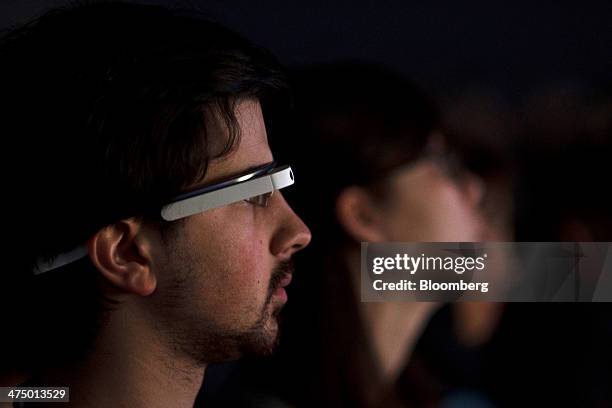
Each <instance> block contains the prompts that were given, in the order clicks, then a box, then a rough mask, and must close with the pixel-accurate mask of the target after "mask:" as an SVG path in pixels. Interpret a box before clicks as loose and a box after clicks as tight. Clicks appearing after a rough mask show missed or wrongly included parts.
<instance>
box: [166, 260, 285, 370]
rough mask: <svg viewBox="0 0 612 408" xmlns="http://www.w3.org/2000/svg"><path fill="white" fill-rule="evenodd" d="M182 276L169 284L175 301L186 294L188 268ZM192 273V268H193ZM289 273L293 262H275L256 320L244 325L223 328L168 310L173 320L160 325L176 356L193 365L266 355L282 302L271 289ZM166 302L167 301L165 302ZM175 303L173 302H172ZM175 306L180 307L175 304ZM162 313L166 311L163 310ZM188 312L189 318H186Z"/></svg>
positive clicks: (277, 337)
mask: <svg viewBox="0 0 612 408" xmlns="http://www.w3.org/2000/svg"><path fill="white" fill-rule="evenodd" d="M184 272H186V273H185V274H182V275H183V276H181V277H177V279H176V280H175V282H174V284H173V285H172V286H173V288H172V292H173V293H174V296H172V295H171V297H174V298H175V300H176V304H180V303H181V302H180V299H179V298H181V297H184V294H186V293H190V291H189V288H188V287H187V286H188V285H189V283H190V282H193V281H192V280H191V279H189V277H193V274H192V273H191V272H192V271H184ZM193 272H194V273H195V271H193ZM292 272H293V262H292V261H290V260H289V261H285V262H281V263H280V264H278V265H277V267H276V268H274V270H273V271H272V275H271V278H270V283H269V286H268V293H267V296H266V300H265V302H264V304H263V305H262V307H261V308H260V311H259V313H258V316H259V317H258V319H257V320H256V321H255V322H254V323H253V324H252V325H251V326H249V327H248V328H246V329H244V328H242V329H227V328H220V327H217V326H216V325H214V324H211V323H210V322H202V321H197V320H196V318H195V317H194V316H193V314H192V313H190V312H189V311H188V310H183V312H185V313H184V314H181V311H180V310H174V311H173V312H171V313H170V315H172V316H173V318H174V320H176V317H177V316H183V318H178V320H179V321H174V322H172V323H171V324H170V325H168V324H164V326H165V329H168V328H170V330H169V331H170V333H166V335H165V336H164V337H166V338H167V339H168V341H169V345H170V347H171V348H172V349H173V351H174V352H175V353H177V354H179V355H183V356H187V357H188V358H189V359H190V360H192V361H193V362H194V363H195V364H196V365H202V366H204V365H207V364H209V363H219V362H224V361H232V360H236V359H238V358H240V357H243V356H267V355H270V354H271V353H272V352H273V351H274V349H275V348H276V347H277V345H278V343H279V340H280V318H281V316H280V313H281V311H282V306H283V305H276V304H274V302H273V295H274V291H275V290H276V289H277V288H279V287H280V282H281V281H282V280H283V278H285V277H286V276H287V275H290V274H291V273H292ZM165 303H166V304H167V305H168V303H167V302H165ZM172 303H175V302H172ZM177 309H183V307H180V306H178V308H177ZM164 314H166V313H164ZM190 315H191V318H190Z"/></svg>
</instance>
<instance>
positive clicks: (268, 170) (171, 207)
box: [33, 162, 295, 275]
mask: <svg viewBox="0 0 612 408" xmlns="http://www.w3.org/2000/svg"><path fill="white" fill-rule="evenodd" d="M293 183H295V178H294V176H293V171H292V170H291V167H289V166H280V167H276V162H271V163H267V164H265V165H263V166H259V167H256V168H254V169H251V170H249V171H248V172H245V173H242V174H240V175H238V176H232V178H230V179H228V180H223V181H220V182H217V183H214V184H211V185H208V186H204V187H202V188H199V189H197V190H193V191H189V192H187V193H183V194H180V195H178V196H176V197H175V198H174V199H172V200H170V202H169V203H168V204H166V205H164V206H163V207H162V208H161V210H160V215H161V217H162V219H163V220H164V221H167V222H172V221H176V220H179V219H182V218H186V217H189V216H191V215H195V214H199V213H201V212H204V211H208V210H212V209H214V208H219V207H223V206H225V205H229V204H233V203H236V202H239V201H244V200H248V201H249V202H251V203H252V204H255V205H258V206H262V207H265V206H266V205H267V204H268V201H269V198H270V197H271V195H272V194H273V193H274V191H276V190H280V189H282V188H285V187H288V186H290V185H292V184H293ZM253 199H254V200H253ZM251 200H252V201H251ZM87 254H88V252H87V248H86V246H85V245H80V246H78V247H77V248H74V249H72V250H70V251H67V252H63V253H61V254H58V255H57V256H55V257H54V258H53V259H52V260H50V261H45V260H39V261H38V262H37V263H36V265H35V266H34V268H33V272H34V275H40V274H42V273H45V272H48V271H51V270H53V269H57V268H60V267H62V266H64V265H67V264H70V263H72V262H76V261H78V260H79V259H82V258H84V257H86V256H87Z"/></svg>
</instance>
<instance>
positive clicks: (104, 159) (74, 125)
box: [0, 2, 287, 370]
mask: <svg viewBox="0 0 612 408" xmlns="http://www.w3.org/2000/svg"><path fill="white" fill-rule="evenodd" d="M0 89H1V90H2V91H1V93H0V98H1V99H2V107H3V108H2V113H1V114H0V115H1V121H0V129H1V132H0V134H1V135H2V143H3V145H4V146H3V149H2V153H3V156H4V157H3V163H4V164H5V167H4V172H3V179H4V181H3V186H4V188H5V198H6V199H7V200H6V203H7V204H8V209H6V210H5V211H6V212H5V215H8V217H7V218H9V219H8V221H9V222H8V225H9V228H8V234H7V236H8V237H10V238H9V240H10V245H9V246H8V253H7V254H6V255H5V258H6V259H10V260H11V262H9V263H7V264H5V267H4V268H3V272H2V277H1V279H2V283H1V284H0V285H2V286H3V287H4V288H6V289H7V294H6V295H4V294H2V295H0V297H2V298H3V299H4V300H5V301H7V302H6V303H5V304H4V305H2V308H1V310H2V311H3V313H4V314H6V315H7V320H8V318H9V317H11V316H19V317H20V319H19V321H20V322H21V323H20V324H19V325H18V326H15V329H14V330H9V331H8V332H7V331H4V333H7V336H6V338H5V340H7V341H8V342H9V344H10V345H11V346H12V347H16V348H17V347H18V348H19V349H22V350H24V352H23V353H17V352H14V351H12V352H11V355H14V356H17V357H18V358H17V359H15V360H16V361H11V359H10V358H9V357H7V359H3V361H4V362H7V363H8V364H12V365H13V366H15V367H17V366H20V367H21V368H22V369H25V370H34V369H35V368H36V367H37V366H41V365H45V364H47V361H46V360H59V361H62V359H65V358H66V355H68V354H74V355H75V356H78V355H81V354H82V353H83V352H84V351H85V349H86V348H87V345H90V344H91V342H92V340H93V338H94V337H95V334H96V332H97V330H98V327H99V322H100V319H101V317H102V316H103V311H104V308H103V307H102V306H103V304H102V303H100V299H97V297H98V296H99V294H98V291H96V287H97V282H96V279H97V278H96V276H97V275H98V274H96V273H95V268H94V267H93V265H92V264H91V262H90V261H89V259H88V258H87V259H84V260H82V261H79V262H76V263H74V264H72V265H70V266H66V267H63V268H60V269H57V270H53V271H50V272H47V273H45V274H43V275H40V276H36V277H35V276H34V275H33V274H32V268H33V265H34V264H35V262H36V261H37V260H38V259H40V258H44V259H48V258H53V257H54V256H56V255H57V254H59V253H62V252H65V251H68V250H71V249H73V248H74V247H76V246H79V245H81V244H83V243H84V242H85V241H86V240H87V239H88V238H89V237H90V236H91V235H92V234H94V233H95V232H96V231H98V230H99V229H100V228H102V227H104V226H106V225H108V224H110V223H113V222H115V221H117V220H119V219H122V218H125V217H131V216H143V217H145V219H147V220H148V219H149V218H150V219H151V220H152V221H156V219H155V215H154V214H155V212H154V211H152V210H159V208H160V206H161V205H162V204H164V203H165V201H167V200H168V199H170V198H171V197H173V196H175V195H177V194H178V193H180V192H183V191H185V190H186V189H189V188H190V187H192V186H193V185H195V184H196V183H197V182H198V181H201V180H202V179H203V178H204V176H205V174H206V171H207V166H208V163H209V160H211V159H212V158H215V157H220V156H223V155H226V154H228V153H229V152H231V151H232V149H233V148H234V147H235V146H236V145H237V144H238V143H239V138H240V133H239V128H238V126H237V122H236V117H235V116H234V106H235V103H236V101H237V100H239V99H244V98H255V99H258V100H259V101H260V102H261V104H262V107H263V110H264V112H265V113H266V119H267V124H268V125H269V124H270V119H271V118H272V116H273V114H274V113H276V112H277V111H278V110H279V109H282V108H281V107H280V106H281V104H280V103H279V102H286V101H284V100H283V99H284V98H285V96H286V89H287V88H286V83H285V80H284V75H283V72H282V70H281V68H280V66H279V65H278V63H277V61H276V60H275V58H274V57H273V56H271V55H270V54H269V53H268V52H266V51H264V50H262V49H260V48H258V47H256V46H254V45H252V44H251V43H249V42H248V41H246V40H245V39H244V38H242V37H240V36H239V35H237V34H235V33H233V32H231V31H229V30H228V29H226V28H224V27H222V26H220V25H218V24H216V23H212V22H208V21H205V20H203V19H201V18H200V17H199V16H194V15H190V14H188V13H185V12H174V11H170V10H167V9H164V8H161V7H156V6H144V5H135V4H126V3H120V2H103V3H94V4H86V5H79V6H75V7H71V8H67V9H59V10H53V11H50V12H47V13H46V14H44V15H43V16H41V17H39V18H37V19H35V20H33V21H32V22H30V23H27V24H25V25H23V26H22V27H19V28H16V29H13V30H11V31H8V32H6V33H5V34H4V36H3V38H2V40H1V41H0ZM213 115H214V118H221V120H222V121H223V122H224V123H225V125H226V126H227V128H228V130H229V137H228V138H227V139H223V140H219V139H220V138H221V137H222V136H221V135H216V134H209V132H207V123H209V121H211V120H213V119H214V118H213ZM211 142H215V143H211ZM213 146H220V147H213ZM9 163H10V164H9ZM5 208H6V207H5ZM5 248H6V247H5ZM5 250H6V249H5ZM9 291H10V292H11V295H10V296H9V294H8V292H9ZM107 306H108V305H107ZM7 320H5V321H7ZM5 350H6V347H4V350H3V351H5ZM25 350H27V352H26V351H25Z"/></svg>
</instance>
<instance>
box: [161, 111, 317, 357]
mask: <svg viewBox="0 0 612 408" xmlns="http://www.w3.org/2000/svg"><path fill="white" fill-rule="evenodd" d="M235 113H236V118H237V121H238V125H239V127H240V132H241V136H240V141H239V143H238V145H237V147H236V148H235V149H234V150H233V151H232V152H231V153H229V154H228V155H226V156H224V157H222V158H220V159H215V160H212V161H211V162H210V165H209V168H208V171H207V174H206V178H205V179H204V180H203V182H202V183H201V185H206V184H210V183H215V182H217V181H219V180H222V179H226V178H228V177H231V176H233V175H236V174H240V173H242V172H244V171H245V170H248V169H250V168H253V167H256V166H260V165H262V164H266V163H269V162H271V161H272V160H273V157H272V153H271V151H270V148H269V146H268V141H267V135H266V129H265V125H264V119H263V116H262V111H261V107H260V105H259V103H258V102H257V101H255V100H242V101H239V102H238V103H237V104H236V112H235ZM208 131H209V132H211V133H212V132H225V133H227V130H226V129H224V127H223V126H221V125H220V124H219V125H217V126H216V127H215V126H212V127H210V129H209V130H208ZM196 187H197V186H196ZM162 241H163V244H162V245H160V248H159V249H158V252H159V256H158V259H160V262H159V263H158V264H157V265H155V268H156V269H157V271H158V272H157V289H156V291H155V293H153V294H152V297H151V300H152V303H153V307H152V309H151V313H152V314H153V315H152V316H151V321H153V322H155V325H156V329H157V330H158V331H159V333H160V337H161V338H162V339H165V340H166V341H167V342H168V343H169V345H170V346H171V347H173V348H174V349H176V350H177V351H179V352H183V353H186V354H187V356H188V357H191V358H193V359H195V360H196V361H200V362H203V363H204V362H206V363H209V362H215V361H222V360H227V359H232V358H237V357H239V356H240V355H242V354H251V353H255V354H266V353H269V352H270V351H271V350H272V349H273V348H274V346H275V344H276V342H277V337H278V321H277V315H278V313H279V312H280V310H281V308H282V307H283V305H284V303H285V302H286V293H285V291H284V289H283V286H286V285H287V284H288V282H289V280H290V277H291V272H292V269H291V266H290V258H291V256H292V254H293V253H294V252H296V251H298V250H299V249H301V248H303V247H304V246H306V245H307V244H308V242H309V241H310V232H309V231H308V228H307V227H306V226H305V225H304V223H303V222H302V221H301V220H300V219H299V218H298V217H297V216H296V215H295V213H294V212H293V211H292V210H291V208H290V207H289V205H288V204H287V203H286V202H285V200H284V198H283V197H282V195H281V194H280V192H278V191H277V192H275V193H274V194H273V195H272V197H271V198H270V201H269V203H268V205H267V207H261V206H257V205H254V204H251V203H248V202H245V201H240V202H237V203H234V204H230V205H226V206H224V207H220V208H216V209H213V210H209V211H205V212H202V213H199V214H196V215H193V216H190V217H188V218H186V219H185V220H184V221H183V223H182V224H181V225H178V226H177V227H176V228H174V229H171V231H170V232H169V233H168V234H167V235H166V236H164V237H163V240H162Z"/></svg>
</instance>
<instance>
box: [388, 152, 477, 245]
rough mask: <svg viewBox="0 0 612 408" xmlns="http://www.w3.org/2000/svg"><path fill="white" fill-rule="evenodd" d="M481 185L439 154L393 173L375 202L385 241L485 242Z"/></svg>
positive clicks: (470, 175)
mask: <svg viewBox="0 0 612 408" xmlns="http://www.w3.org/2000/svg"><path fill="white" fill-rule="evenodd" d="M482 195H483V188H482V183H481V182H480V181H479V180H478V179H477V178H476V177H475V176H473V175H472V174H470V173H467V172H465V171H462V172H457V170H453V169H452V168H451V167H449V163H448V162H447V161H446V160H445V159H444V158H442V157H441V156H436V155H433V156H430V157H425V158H423V159H421V160H419V161H418V162H415V163H414V164H411V165H407V166H405V167H401V168H399V169H397V170H396V171H395V172H394V173H392V174H391V175H390V177H389V179H388V180H387V194H385V198H384V202H383V203H381V204H380V210H381V213H380V214H381V215H382V216H381V217H380V224H379V226H380V231H381V234H382V235H383V239H384V240H385V241H414V242H471V241H482V240H484V239H485V230H486V229H485V223H484V220H483V218H482V215H481V214H480V209H479V203H480V200H481V199H482Z"/></svg>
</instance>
